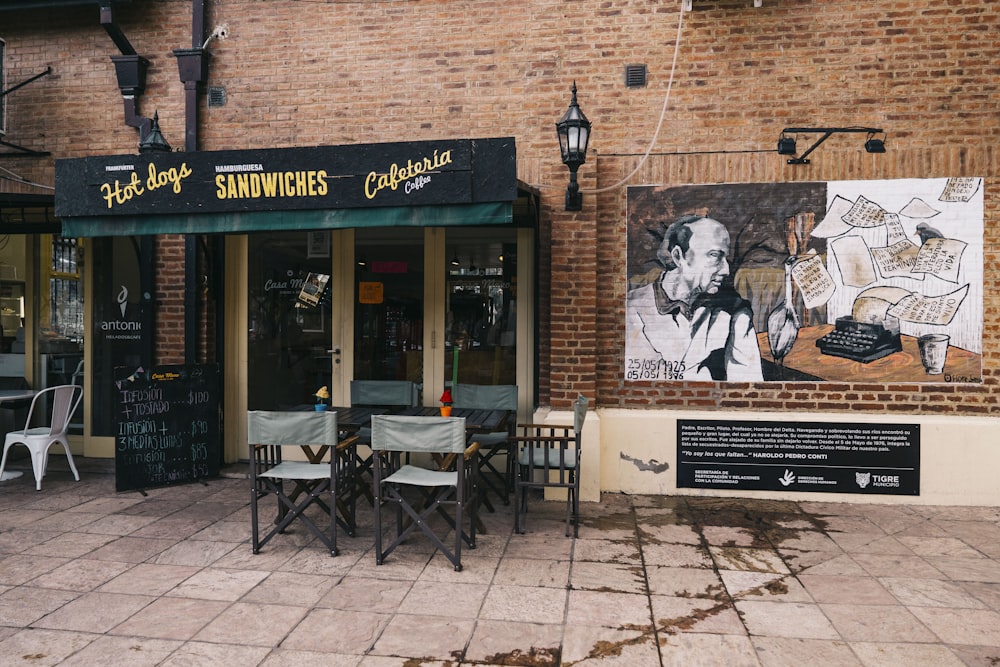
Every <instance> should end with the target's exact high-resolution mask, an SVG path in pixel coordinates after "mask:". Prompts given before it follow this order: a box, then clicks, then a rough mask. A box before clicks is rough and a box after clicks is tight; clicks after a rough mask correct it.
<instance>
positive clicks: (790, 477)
mask: <svg viewBox="0 0 1000 667" xmlns="http://www.w3.org/2000/svg"><path fill="white" fill-rule="evenodd" d="M778 481H779V482H781V485H782V486H788V485H789V484H794V483H795V475H794V474H793V473H792V471H791V470H789V469H788V468H785V474H784V475H783V476H782V477H779V478H778Z"/></svg>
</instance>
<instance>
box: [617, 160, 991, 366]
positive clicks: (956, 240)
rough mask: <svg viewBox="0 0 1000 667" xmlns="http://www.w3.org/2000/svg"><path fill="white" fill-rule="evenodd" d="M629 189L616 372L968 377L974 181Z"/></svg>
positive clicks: (976, 212) (979, 185)
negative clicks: (621, 362) (621, 355)
mask: <svg viewBox="0 0 1000 667" xmlns="http://www.w3.org/2000/svg"><path fill="white" fill-rule="evenodd" d="M627 200H628V204H627V205H628V212H627V233H628V260H627V269H626V270H627V275H628V295H627V297H626V310H625V327H626V329H625V334H626V335H625V369H624V371H625V379H626V381H677V382H680V381H699V380H705V381H729V382H759V381H778V382H781V381H810V382H817V381H820V382H822V381H828V382H847V381H851V382H854V381H862V382H864V381H870V382H879V383H886V382H950V383H956V382H982V333H983V290H982V285H983V180H982V179H981V178H938V179H904V180H886V181H829V182H806V183H739V184H725V185H690V186H679V187H668V186H640V187H630V188H628V193H627Z"/></svg>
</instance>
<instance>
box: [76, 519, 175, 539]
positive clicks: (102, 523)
mask: <svg viewBox="0 0 1000 667" xmlns="http://www.w3.org/2000/svg"><path fill="white" fill-rule="evenodd" d="M154 521H156V517H155V516H130V515H127V514H107V515H105V516H102V517H101V518H99V519H97V520H95V521H91V522H90V523H88V524H87V525H85V526H80V527H79V528H77V529H76V530H79V531H80V532H83V533H99V534H102V535H119V536H124V535H131V534H132V533H134V532H135V531H137V530H139V529H140V528H142V527H143V526H146V525H149V524H151V523H153V522H154Z"/></svg>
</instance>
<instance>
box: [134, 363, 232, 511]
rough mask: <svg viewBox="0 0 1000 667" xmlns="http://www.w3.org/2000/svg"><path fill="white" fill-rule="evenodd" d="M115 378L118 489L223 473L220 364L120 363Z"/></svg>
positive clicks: (195, 478)
mask: <svg viewBox="0 0 1000 667" xmlns="http://www.w3.org/2000/svg"><path fill="white" fill-rule="evenodd" d="M115 380H116V381H115V388H116V391H117V393H118V405H117V409H116V413H115V429H116V430H115V490H117V491H128V490H130V489H146V488H150V487H157V486H168V485H172V484H183V483H186V482H193V481H196V480H199V479H203V478H208V477H217V476H218V475H219V467H220V462H221V459H222V450H221V442H220V438H219V369H218V366H214V365H186V366H185V365H167V366H154V367H153V368H151V369H145V370H144V369H142V368H139V369H134V370H132V371H131V372H130V371H129V369H127V368H118V369H115Z"/></svg>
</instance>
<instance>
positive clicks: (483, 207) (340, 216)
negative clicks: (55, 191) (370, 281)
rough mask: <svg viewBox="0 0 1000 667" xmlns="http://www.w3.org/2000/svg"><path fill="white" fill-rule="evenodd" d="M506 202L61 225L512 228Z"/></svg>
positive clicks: (206, 229)
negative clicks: (500, 226)
mask: <svg viewBox="0 0 1000 667" xmlns="http://www.w3.org/2000/svg"><path fill="white" fill-rule="evenodd" d="M513 218H514V216H513V204H512V203H511V202H486V203H479V204H454V205H438V206H400V207H387V208H344V209H334V210H304V211H303V210H297V211H256V212H245V213H202V214H186V215H143V216H107V217H101V216H94V217H70V218H63V219H62V235H63V236H64V237H67V238H73V237H78V236H82V237H91V236H144V235H149V234H247V233H250V232H265V231H300V230H311V229H348V228H352V227H455V226H476V225H505V224H511V223H512V222H513Z"/></svg>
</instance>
